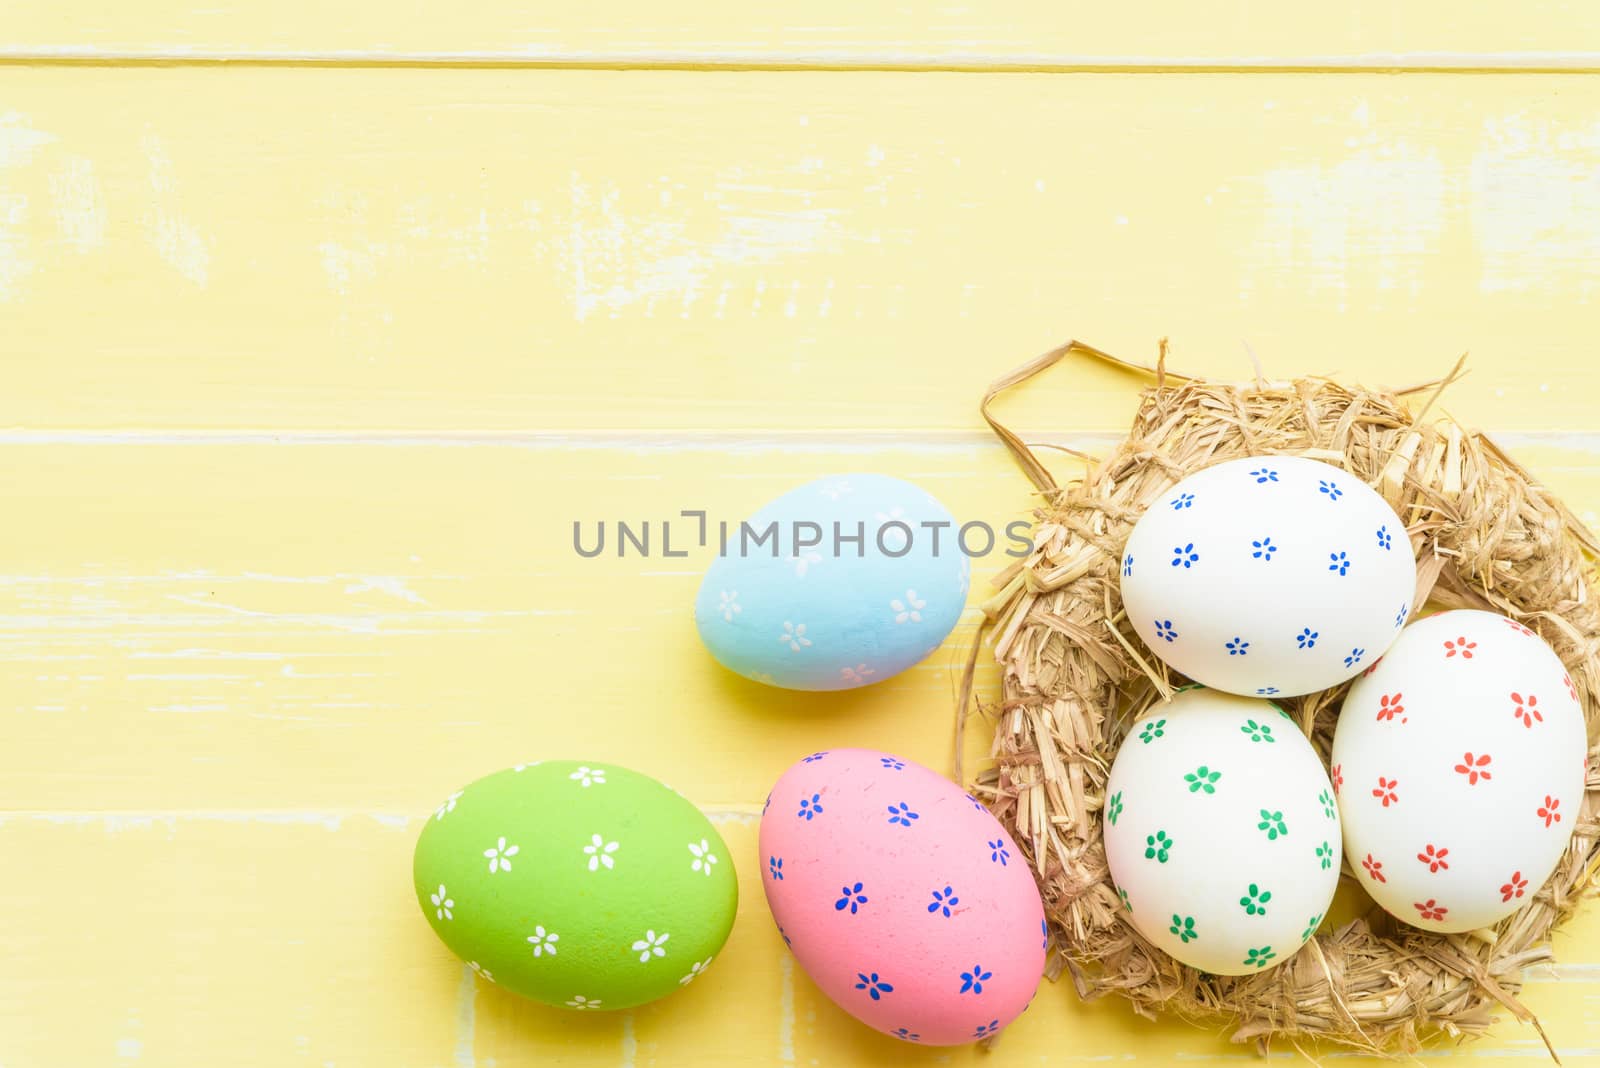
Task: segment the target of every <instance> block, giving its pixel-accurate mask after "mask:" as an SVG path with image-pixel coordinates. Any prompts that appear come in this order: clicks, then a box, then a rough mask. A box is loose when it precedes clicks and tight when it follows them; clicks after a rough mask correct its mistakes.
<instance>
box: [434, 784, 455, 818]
mask: <svg viewBox="0 0 1600 1068" xmlns="http://www.w3.org/2000/svg"><path fill="white" fill-rule="evenodd" d="M459 800H461V791H460V790H457V791H456V792H455V793H453V794H451V795H450V796H449V797H447V798H445V799H444V804H442V805H440V806H439V807H438V808H436V809H434V810H433V818H434V819H436V820H442V819H444V814H445V813H446V812H454V811H455V810H456V802H457V801H459Z"/></svg>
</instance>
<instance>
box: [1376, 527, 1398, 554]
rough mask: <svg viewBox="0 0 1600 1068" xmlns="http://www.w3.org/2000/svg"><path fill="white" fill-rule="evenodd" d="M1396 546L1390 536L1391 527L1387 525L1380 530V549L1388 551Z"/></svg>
mask: <svg viewBox="0 0 1600 1068" xmlns="http://www.w3.org/2000/svg"><path fill="white" fill-rule="evenodd" d="M1393 545H1394V538H1393V537H1392V536H1390V534H1389V525H1388V524H1387V523H1385V524H1384V525H1383V526H1381V527H1379V528H1378V548H1380V549H1387V548H1390V547H1391V546H1393Z"/></svg>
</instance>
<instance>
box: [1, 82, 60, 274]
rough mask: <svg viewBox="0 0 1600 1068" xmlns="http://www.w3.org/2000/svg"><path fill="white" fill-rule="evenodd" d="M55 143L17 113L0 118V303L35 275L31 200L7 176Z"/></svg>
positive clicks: (6, 114)
mask: <svg viewBox="0 0 1600 1068" xmlns="http://www.w3.org/2000/svg"><path fill="white" fill-rule="evenodd" d="M53 141H55V138H54V137H53V136H51V135H50V134H47V133H44V132H43V131H41V130H35V129H33V127H32V126H30V125H29V124H28V119H27V117H26V116H24V115H19V114H18V113H16V112H14V111H8V112H5V113H4V114H0V301H6V300H10V299H12V298H13V297H15V296H17V294H18V293H19V292H20V287H21V284H22V280H23V279H24V278H26V277H27V276H28V275H30V274H32V273H33V259H32V257H31V256H30V254H29V252H28V235H27V234H26V232H25V231H24V229H23V228H24V226H25V225H26V224H27V221H28V213H29V204H28V197H27V195H26V193H24V192H22V191H20V190H17V189H13V188H12V187H11V186H10V183H9V181H8V179H7V177H6V173H7V172H8V171H13V170H20V169H21V168H23V167H25V166H27V165H28V164H30V163H32V162H33V157H34V154H35V153H36V152H38V150H39V149H40V148H41V147H43V146H44V145H48V144H50V143H51V142H53Z"/></svg>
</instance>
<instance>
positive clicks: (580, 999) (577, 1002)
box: [567, 994, 600, 1012]
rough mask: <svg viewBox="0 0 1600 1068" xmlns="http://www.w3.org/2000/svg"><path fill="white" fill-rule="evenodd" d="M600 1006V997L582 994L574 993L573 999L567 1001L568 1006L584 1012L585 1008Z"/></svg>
mask: <svg viewBox="0 0 1600 1068" xmlns="http://www.w3.org/2000/svg"><path fill="white" fill-rule="evenodd" d="M599 1007H600V999H599V998H586V997H584V996H583V995H582V994H574V995H572V1000H571V1001H569V1002H567V1008H569V1009H577V1010H578V1011H579V1012H582V1011H583V1010H584V1009H598V1008H599Z"/></svg>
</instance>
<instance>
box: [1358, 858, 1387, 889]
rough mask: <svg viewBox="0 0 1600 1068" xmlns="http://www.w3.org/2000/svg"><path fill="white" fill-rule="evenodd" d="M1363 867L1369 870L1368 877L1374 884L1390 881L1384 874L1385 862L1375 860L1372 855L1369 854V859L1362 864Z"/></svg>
mask: <svg viewBox="0 0 1600 1068" xmlns="http://www.w3.org/2000/svg"><path fill="white" fill-rule="evenodd" d="M1361 866H1362V867H1363V868H1365V869H1367V875H1368V876H1369V877H1370V878H1371V879H1372V881H1373V882H1375V883H1386V882H1388V881H1389V880H1388V879H1387V878H1386V877H1385V876H1384V874H1383V861H1381V860H1373V859H1372V854H1371V853H1368V854H1367V859H1366V860H1363V861H1362V862H1361Z"/></svg>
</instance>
